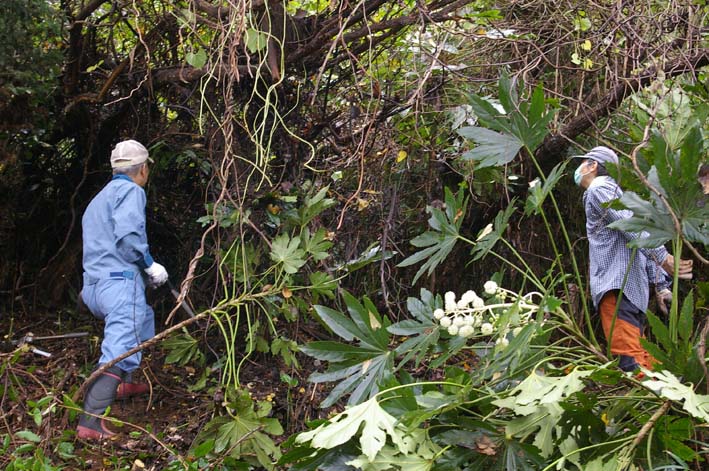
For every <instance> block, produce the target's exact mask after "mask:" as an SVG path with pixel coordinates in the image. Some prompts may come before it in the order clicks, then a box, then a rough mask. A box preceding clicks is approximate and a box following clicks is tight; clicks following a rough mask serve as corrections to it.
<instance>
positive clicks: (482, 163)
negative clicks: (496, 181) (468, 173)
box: [458, 126, 523, 168]
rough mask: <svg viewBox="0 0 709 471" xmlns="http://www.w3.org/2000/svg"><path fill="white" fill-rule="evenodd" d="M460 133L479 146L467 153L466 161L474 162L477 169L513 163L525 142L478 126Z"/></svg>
mask: <svg viewBox="0 0 709 471" xmlns="http://www.w3.org/2000/svg"><path fill="white" fill-rule="evenodd" d="M458 133H459V134H460V135H461V136H463V137H465V138H468V139H470V140H472V141H474V142H475V143H476V144H477V145H476V146H475V148H473V149H472V150H470V151H468V152H465V153H464V154H463V158H464V159H465V160H474V161H475V162H476V167H477V168H484V167H496V166H500V165H505V164H508V163H510V162H512V161H513V160H514V158H515V156H517V153H518V152H519V150H520V149H521V148H522V145H523V142H522V141H520V140H519V139H518V138H517V137H516V136H513V135H511V134H502V133H499V132H495V131H491V130H489V129H485V128H481V127H478V126H467V127H464V128H461V129H459V130H458Z"/></svg>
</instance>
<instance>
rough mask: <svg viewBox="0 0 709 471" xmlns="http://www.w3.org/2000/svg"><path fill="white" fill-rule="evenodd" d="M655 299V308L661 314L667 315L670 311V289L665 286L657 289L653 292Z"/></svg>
mask: <svg viewBox="0 0 709 471" xmlns="http://www.w3.org/2000/svg"><path fill="white" fill-rule="evenodd" d="M655 300H656V301H657V309H658V310H659V311H660V312H661V313H662V315H664V316H667V315H668V314H669V312H670V306H672V291H670V290H669V289H667V288H665V289H663V290H660V291H658V292H657V293H655Z"/></svg>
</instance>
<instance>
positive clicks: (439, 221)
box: [397, 187, 467, 283]
mask: <svg viewBox="0 0 709 471" xmlns="http://www.w3.org/2000/svg"><path fill="white" fill-rule="evenodd" d="M445 202H446V209H445V211H443V210H441V209H438V208H435V207H433V206H427V207H426V211H427V212H428V213H430V214H431V217H430V218H429V219H428V225H429V227H430V228H431V229H432V230H430V231H426V232H424V233H423V234H421V235H419V236H417V237H414V238H413V239H412V240H411V245H413V246H414V247H419V248H422V249H423V250H420V251H418V252H416V253H415V254H413V255H411V256H409V257H407V258H406V259H405V260H403V261H402V262H400V263H399V264H398V265H397V266H398V267H408V266H410V265H414V264H416V263H419V262H421V261H424V260H425V262H424V263H423V265H421V267H420V268H419V270H418V271H417V272H416V275H415V276H414V279H413V281H412V283H416V281H417V280H418V279H419V278H420V277H421V275H423V274H424V273H425V272H426V273H427V274H428V275H431V273H433V270H435V269H436V267H437V266H438V265H440V264H441V263H443V261H445V259H446V257H447V256H448V254H450V252H451V250H453V247H454V246H455V244H456V242H457V241H458V239H459V235H460V226H461V224H462V223H463V218H464V217H465V211H466V206H467V199H466V198H465V193H464V192H463V191H462V190H461V191H459V192H458V193H457V194H456V195H454V194H453V193H452V192H451V191H450V189H448V188H447V187H446V189H445Z"/></svg>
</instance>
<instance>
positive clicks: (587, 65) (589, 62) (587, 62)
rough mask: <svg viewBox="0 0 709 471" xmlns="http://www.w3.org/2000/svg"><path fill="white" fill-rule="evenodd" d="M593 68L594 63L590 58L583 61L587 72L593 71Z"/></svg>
mask: <svg viewBox="0 0 709 471" xmlns="http://www.w3.org/2000/svg"><path fill="white" fill-rule="evenodd" d="M591 67H593V61H592V60H591V59H589V58H588V57H587V58H585V59H584V60H583V68H584V69H586V70H591Z"/></svg>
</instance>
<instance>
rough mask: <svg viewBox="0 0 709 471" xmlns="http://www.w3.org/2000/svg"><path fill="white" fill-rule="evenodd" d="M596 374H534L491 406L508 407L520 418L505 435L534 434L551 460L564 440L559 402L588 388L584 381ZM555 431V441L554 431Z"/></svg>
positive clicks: (535, 439)
mask: <svg viewBox="0 0 709 471" xmlns="http://www.w3.org/2000/svg"><path fill="white" fill-rule="evenodd" d="M592 373H593V371H582V370H579V369H578V368H577V369H574V370H573V371H571V372H570V373H569V374H567V375H566V376H545V375H541V374H539V373H537V372H536V371H533V372H532V373H531V374H530V375H529V376H528V377H527V378H526V379H524V380H523V381H522V382H521V383H520V384H518V385H517V386H515V387H514V388H513V389H512V390H511V391H510V392H509V395H508V396H507V397H506V398H504V399H497V400H495V401H492V403H493V404H494V405H496V406H498V407H505V408H507V409H510V410H512V411H514V412H515V414H517V415H520V416H521V417H519V418H516V419H513V420H512V421H510V422H509V423H508V425H507V427H506V433H507V434H508V435H510V436H516V437H521V438H524V437H526V436H528V435H529V434H531V433H534V434H535V436H534V445H535V446H536V447H537V448H539V450H540V451H541V453H542V456H544V457H548V456H550V455H551V454H552V452H553V451H554V449H555V447H557V446H559V444H560V443H561V442H562V441H563V437H560V436H559V435H560V431H561V427H560V426H559V425H558V423H559V420H560V419H561V416H562V414H563V412H564V410H563V408H562V407H561V406H560V405H559V403H560V402H561V401H562V400H563V399H565V398H568V397H569V396H570V395H572V394H575V393H577V392H579V391H581V390H583V388H584V387H585V384H584V382H583V381H582V379H583V378H586V377H588V376H590V375H591V374H592ZM555 431H556V440H555V439H554V432H555Z"/></svg>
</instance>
